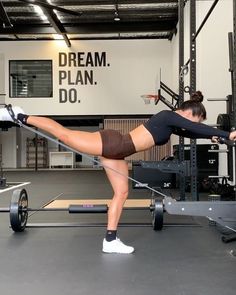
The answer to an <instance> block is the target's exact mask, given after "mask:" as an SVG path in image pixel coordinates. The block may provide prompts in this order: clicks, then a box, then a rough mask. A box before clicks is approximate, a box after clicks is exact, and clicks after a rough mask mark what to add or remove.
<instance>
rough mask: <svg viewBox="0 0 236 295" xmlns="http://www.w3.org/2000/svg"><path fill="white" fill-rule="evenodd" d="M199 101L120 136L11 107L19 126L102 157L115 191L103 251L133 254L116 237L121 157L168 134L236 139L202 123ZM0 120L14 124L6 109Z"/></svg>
mask: <svg viewBox="0 0 236 295" xmlns="http://www.w3.org/2000/svg"><path fill="white" fill-rule="evenodd" d="M202 101H203V96H202V94H201V92H200V91H198V92H196V93H195V94H193V95H192V97H191V99H190V100H188V101H185V102H184V103H183V104H182V105H181V106H180V107H179V108H178V109H177V110H176V111H174V112H173V111H169V110H165V111H161V112H159V113H157V114H156V115H154V116H152V117H151V118H150V119H149V120H148V121H147V122H146V123H145V124H143V125H140V126H138V127H137V128H135V129H134V130H132V131H131V132H130V133H129V134H126V135H121V134H120V133H119V132H118V131H115V130H101V131H97V132H93V133H90V132H84V131H75V130H70V129H67V128H65V127H63V126H62V125H60V124H58V123H57V122H55V121H53V120H52V119H49V118H45V117H37V116H28V115H26V114H25V113H24V112H23V110H22V109H20V108H19V107H13V109H12V110H13V112H14V114H15V118H17V119H18V120H19V121H21V122H22V123H24V124H29V125H32V126H35V127H38V128H40V129H43V130H44V131H46V132H48V133H50V134H52V135H54V136H55V137H56V138H58V139H59V140H60V141H62V142H64V143H65V144H66V145H68V146H70V147H72V148H74V149H76V150H78V152H81V153H87V154H91V155H95V156H100V157H101V163H102V164H104V166H105V167H104V169H105V171H106V174H107V177H108V179H109V181H110V183H111V186H112V188H113V191H114V195H113V199H112V202H111V205H110V206H109V211H108V224H107V232H106V237H105V238H104V240H103V252H106V253H132V252H133V251H134V248H133V247H130V246H127V245H125V244H124V243H122V242H121V241H120V240H119V239H118V238H117V236H116V234H117V226H118V222H119V219H120V216H121V212H122V208H123V205H124V203H125V201H126V199H127V197H128V178H127V177H124V175H126V176H128V165H127V163H126V161H125V160H124V158H125V157H127V156H129V155H131V154H133V153H135V152H140V151H144V150H147V149H149V148H151V147H152V146H154V145H162V144H165V143H166V142H167V141H168V140H169V138H170V136H171V134H177V135H180V136H185V137H189V138H209V139H213V138H214V139H215V138H216V137H224V138H228V139H230V140H236V131H233V132H226V131H223V130H219V129H215V128H213V127H210V126H207V125H205V124H202V123H201V122H202V121H203V120H205V119H206V110H205V107H204V106H203V104H202ZM0 120H4V121H13V119H12V117H11V116H10V114H9V112H8V109H7V108H3V109H0ZM108 167H109V168H112V169H109V168H108ZM114 170H117V171H119V172H120V173H121V174H122V175H120V174H118V173H116V172H115V171H114Z"/></svg>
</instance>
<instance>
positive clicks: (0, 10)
mask: <svg viewBox="0 0 236 295" xmlns="http://www.w3.org/2000/svg"><path fill="white" fill-rule="evenodd" d="M0 19H1V20H2V21H3V26H4V28H11V27H12V26H13V25H12V23H11V21H10V19H9V17H8V15H7V13H6V11H5V8H4V6H3V4H2V1H0Z"/></svg>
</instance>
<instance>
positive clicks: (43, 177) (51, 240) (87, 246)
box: [0, 170, 236, 295]
mask: <svg viewBox="0 0 236 295" xmlns="http://www.w3.org/2000/svg"><path fill="white" fill-rule="evenodd" d="M4 174H5V177H6V178H7V181H8V182H10V181H13V182H14V181H30V182H31V184H30V185H28V186H26V189H27V192H28V195H29V202H30V204H29V206H30V207H36V208H37V207H40V206H42V205H43V204H45V203H47V202H48V201H50V200H51V199H53V198H54V197H56V196H58V195H59V194H61V193H63V195H60V196H59V199H73V198H74V199H76V198H92V199H95V198H101V199H104V198H110V197H111V195H112V191H111V188H110V186H109V184H108V182H107V180H106V177H105V175H104V172H103V171H101V170H91V171H86V170H85V171H83V170H77V171H76V170H74V171H38V172H35V171H10V172H5V173H4ZM176 193H177V192H176ZM11 194H12V192H11V191H10V192H5V193H2V194H0V198H1V200H0V202H1V203H0V206H1V207H5V206H9V201H10V198H11ZM148 197H150V193H149V192H147V191H146V190H138V191H137V190H132V188H130V198H148ZM165 219H167V220H166V222H167V223H168V222H169V221H168V219H170V221H171V223H172V222H181V223H182V222H184V223H186V222H187V224H188V223H189V222H193V223H194V226H190V227H189V226H183V227H182V226H181V227H180V226H177V227H176V226H166V227H164V228H163V230H162V231H160V232H155V231H153V229H152V227H151V226H142V227H120V228H119V237H120V238H121V239H122V240H123V241H124V242H125V243H127V244H130V245H132V246H134V247H135V249H136V251H135V253H134V254H131V255H118V254H115V255H114V254H104V253H102V251H101V247H102V240H103V237H104V233H105V227H73V228H72V227H68V228H64V227H63V228H62V227H60V228H26V229H25V231H24V232H22V233H13V232H12V230H11V229H10V228H9V215H8V214H7V213H1V214H0V249H1V251H0V261H1V263H0V286H1V287H0V289H1V294H4V295H8V294H9V295H15V294H19V293H22V294H24V295H28V294H30V295H31V294H34V295H38V294H40V295H42V294H44V295H48V294H57V295H66V294H68V295H73V294H83V295H91V294H96V295H104V294H112V295H127V294H131V295H149V294H150V295H151V294H152V295H153V294H161V295H222V294H224V295H231V294H232V295H233V294H235V289H236V280H235V273H236V257H233V256H231V255H230V250H231V249H235V248H236V244H235V243H231V244H224V243H222V241H221V234H220V233H219V232H218V231H217V230H216V228H215V227H214V226H209V222H208V221H207V220H206V219H205V218H195V219H192V218H191V217H190V218H187V219H186V217H185V218H183V219H181V218H175V217H174V216H172V217H171V218H170V217H168V216H167V217H165ZM37 222H95V223H96V222H106V216H105V214H103V215H98V214H93V215H92V214H88V215H78V214H73V215H69V214H68V213H66V212H38V213H35V214H33V215H32V216H31V217H30V218H29V220H28V223H37ZM121 222H142V223H149V222H150V224H151V215H150V212H149V211H148V210H147V211H140V210H138V211H125V212H124V213H123V215H122V220H121Z"/></svg>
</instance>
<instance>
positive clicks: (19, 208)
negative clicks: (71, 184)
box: [0, 189, 164, 232]
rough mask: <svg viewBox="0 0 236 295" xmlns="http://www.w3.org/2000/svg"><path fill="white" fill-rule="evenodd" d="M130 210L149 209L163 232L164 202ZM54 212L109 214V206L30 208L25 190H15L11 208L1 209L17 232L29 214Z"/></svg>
mask: <svg viewBox="0 0 236 295" xmlns="http://www.w3.org/2000/svg"><path fill="white" fill-rule="evenodd" d="M124 209H128V210H133V209H135V210H137V209H149V210H150V211H151V217H152V227H153V229H154V230H161V229H162V227H163V213H164V208H163V202H162V201H159V200H157V199H152V200H151V204H150V206H149V207H146V208H143V207H140V208H139V207H138V208H137V207H134V208H132V207H129V208H124ZM40 211H43V212H53V211H65V212H68V213H72V214H73V213H107V212H108V206H107V204H101V205H93V204H84V205H69V206H68V207H67V208H29V207H28V195H27V192H26V190H25V189H17V190H14V191H13V193H12V197H11V202H10V206H9V207H5V208H0V213H9V215H10V226H11V228H12V230H13V231H15V232H22V231H24V229H25V228H26V225H27V221H28V212H40Z"/></svg>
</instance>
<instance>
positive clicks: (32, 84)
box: [9, 60, 52, 97]
mask: <svg viewBox="0 0 236 295" xmlns="http://www.w3.org/2000/svg"><path fill="white" fill-rule="evenodd" d="M9 77H10V83H9V85H10V97H52V61H51V60H10V61H9Z"/></svg>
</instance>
